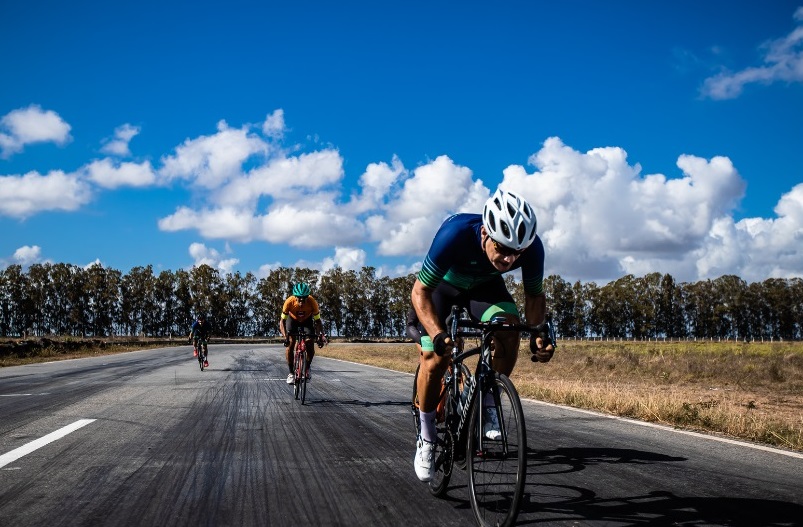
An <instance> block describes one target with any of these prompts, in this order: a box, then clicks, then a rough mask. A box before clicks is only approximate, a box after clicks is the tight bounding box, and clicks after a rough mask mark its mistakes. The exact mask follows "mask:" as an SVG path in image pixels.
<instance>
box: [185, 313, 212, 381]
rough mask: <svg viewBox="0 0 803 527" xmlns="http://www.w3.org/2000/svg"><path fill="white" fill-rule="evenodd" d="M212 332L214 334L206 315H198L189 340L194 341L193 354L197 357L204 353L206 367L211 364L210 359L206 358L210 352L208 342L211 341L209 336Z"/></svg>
mask: <svg viewBox="0 0 803 527" xmlns="http://www.w3.org/2000/svg"><path fill="white" fill-rule="evenodd" d="M211 334H212V326H211V325H210V324H209V323H208V322H207V321H206V316H204V315H202V314H201V315H198V319H197V320H196V321H195V322H193V323H192V327H191V328H190V335H189V337H188V338H187V340H189V341H190V342H192V346H193V351H192V354H193V356H194V357H197V356H198V354H199V353H202V354H203V358H204V368H206V367H208V366H209V361H208V360H206V359H207V358H208V353H209V347H208V346H207V344H208V343H209V337H210V336H211ZM199 344H200V347H199ZM201 348H203V349H201Z"/></svg>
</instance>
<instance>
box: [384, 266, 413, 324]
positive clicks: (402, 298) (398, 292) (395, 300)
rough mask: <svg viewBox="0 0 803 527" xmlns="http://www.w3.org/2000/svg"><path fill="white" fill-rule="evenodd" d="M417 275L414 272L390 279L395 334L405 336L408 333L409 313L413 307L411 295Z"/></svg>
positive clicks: (391, 317)
mask: <svg viewBox="0 0 803 527" xmlns="http://www.w3.org/2000/svg"><path fill="white" fill-rule="evenodd" d="M415 278H416V275H415V274H413V273H410V274H407V275H406V276H399V277H396V278H393V279H392V280H391V281H390V286H389V287H390V306H389V307H390V319H391V329H392V334H393V335H394V336H405V335H406V333H407V315H408V314H409V313H410V310H411V309H412V308H413V304H412V301H411V300H410V295H411V293H412V290H413V284H414V283H415Z"/></svg>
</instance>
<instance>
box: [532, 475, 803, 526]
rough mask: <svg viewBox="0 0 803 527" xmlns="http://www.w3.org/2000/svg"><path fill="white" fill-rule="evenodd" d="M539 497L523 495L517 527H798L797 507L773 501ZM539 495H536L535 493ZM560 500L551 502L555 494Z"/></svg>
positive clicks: (658, 494)
mask: <svg viewBox="0 0 803 527" xmlns="http://www.w3.org/2000/svg"><path fill="white" fill-rule="evenodd" d="M539 487H544V489H543V490H544V493H545V495H546V496H548V499H551V501H548V502H545V501H544V495H539V496H536V497H535V498H534V499H535V500H541V503H533V502H532V501H530V500H529V499H532V498H533V496H532V494H529V495H528V494H525V496H524V499H525V503H523V505H522V508H521V513H520V515H519V522H518V523H519V525H527V524H534V523H552V522H560V523H565V522H571V521H574V522H580V523H584V522H601V523H607V522H610V523H613V524H615V525H659V526H663V525H666V526H669V525H728V526H730V527H755V526H757V525H764V526H771V525H778V526H781V525H801V519H803V506H801V505H798V504H795V503H789V502H784V501H778V500H762V499H753V498H729V497H713V498H704V497H681V496H676V495H675V494H673V493H671V492H668V491H660V490H659V491H653V492H648V493H646V494H641V495H634V496H623V497H619V498H599V497H597V496H596V494H595V493H594V492H593V491H591V490H589V489H583V488H579V487H571V486H562V485H539ZM539 494H540V493H539ZM561 494H563V495H566V494H569V496H568V497H564V498H562V499H557V500H556V499H554V498H555V496H557V495H561ZM534 512H537V513H539V514H538V516H540V519H533V520H526V519H525V520H524V521H522V519H523V518H522V516H523V515H524V514H527V513H534Z"/></svg>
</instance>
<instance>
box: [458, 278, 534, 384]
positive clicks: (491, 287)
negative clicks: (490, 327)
mask: <svg viewBox="0 0 803 527" xmlns="http://www.w3.org/2000/svg"><path fill="white" fill-rule="evenodd" d="M471 296H472V297H471V302H470V308H469V311H470V312H471V316H472V317H474V318H476V319H478V320H481V321H483V322H486V321H488V320H491V319H492V318H494V317H497V316H503V317H505V319H507V321H508V322H518V321H519V311H518V308H517V307H516V302H515V301H514V300H513V297H512V296H511V295H510V292H509V291H508V290H507V286H505V281H504V279H503V278H502V277H501V276H500V277H498V278H497V279H495V280H491V281H490V282H486V283H485V284H483V285H482V286H480V287H478V288H476V289H474V290H472V291H471ZM520 342H521V339H520V336H519V333H518V331H500V332H497V333H496V334H495V335H494V355H493V368H494V370H496V371H498V372H499V373H503V374H505V375H508V376H509V375H510V374H511V372H512V371H513V368H514V367H515V366H516V361H517V359H518V357H519V343H520Z"/></svg>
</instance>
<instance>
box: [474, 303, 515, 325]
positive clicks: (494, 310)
mask: <svg viewBox="0 0 803 527" xmlns="http://www.w3.org/2000/svg"><path fill="white" fill-rule="evenodd" d="M503 314H504V315H513V316H514V317H516V318H519V309H518V308H517V307H516V304H515V303H513V302H500V303H499V304H494V305H492V306H491V307H489V308H488V309H486V310H485V313H483V314H482V321H483V322H488V321H489V320H491V319H492V318H493V317H495V316H498V315H503Z"/></svg>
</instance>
